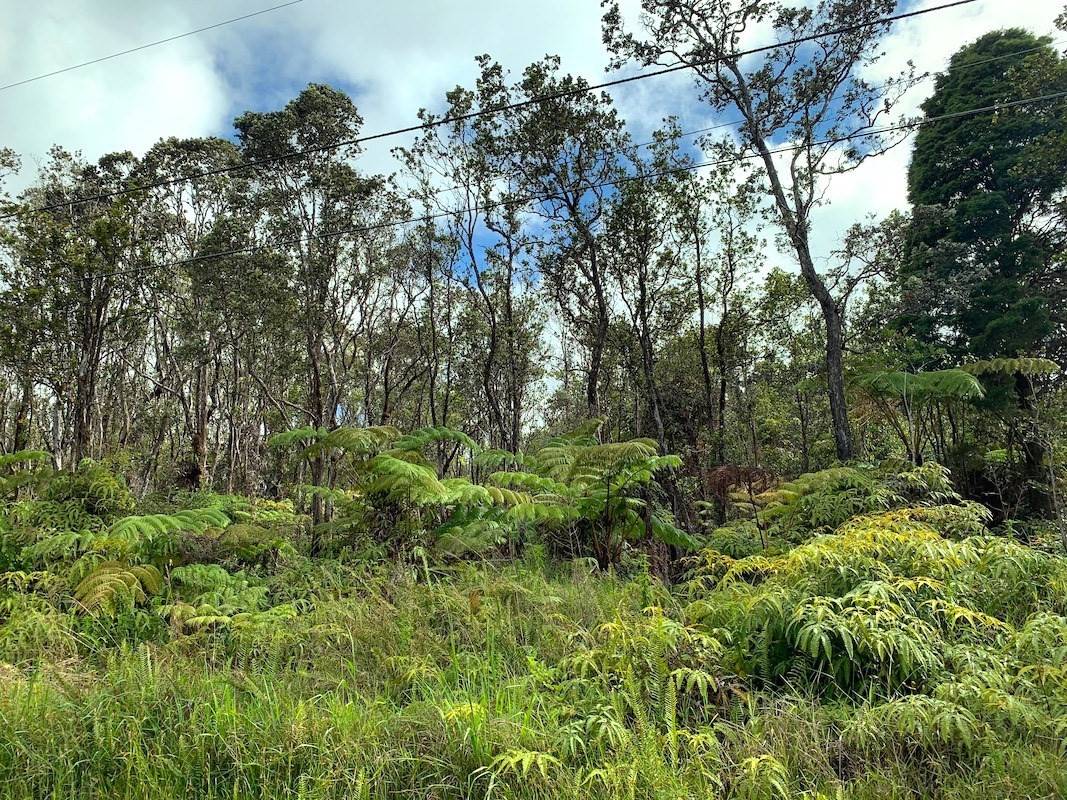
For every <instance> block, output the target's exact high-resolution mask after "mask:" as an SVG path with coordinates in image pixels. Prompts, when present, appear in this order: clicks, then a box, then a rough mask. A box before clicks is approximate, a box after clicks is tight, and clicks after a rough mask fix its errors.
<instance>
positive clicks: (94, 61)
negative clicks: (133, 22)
mask: <svg viewBox="0 0 1067 800" xmlns="http://www.w3.org/2000/svg"><path fill="white" fill-rule="evenodd" d="M302 2H304V0H289V2H288V3H282V4H281V5H277V6H271V7H270V8H264V9H262V10H260V11H253V12H252V13H251V14H244V15H242V16H240V17H234V18H233V19H224V20H223V21H222V22H215V23H213V24H211V25H205V26H204V27H203V28H197V29H196V30H193V31H186V32H185V33H179V34H176V35H174V36H168V37H167V38H166V39H159V40H157V41H155V42H148V44H142V45H138V46H137V47H131V48H130V49H129V50H120V51H119V52H117V53H112V54H111V55H109V56H100V58H94V59H91V60H89V61H83V62H81V63H80V64H72V65H71V66H69V67H63V68H62V69H56V70H52V71H51V72H45V73H43V74H41V75H34V76H33V77H32V78H23V79H22V80H20V81H15V82H14V83H8V84H4V85H3V86H0V92H2V91H5V90H6V89H14V88H15V87H16V86H23V85H25V84H27V83H33V82H34V81H39V80H43V79H44V78H51V77H52V76H53V75H62V74H63V73H64V72H70V71H72V70H75V69H81V68H82V67H88V66H90V65H92V64H99V63H100V62H101V61H110V60H111V59H113V58H118V57H119V56H126V55H129V54H130V53H137V52H139V51H141V50H147V49H148V48H149V47H156V46H157V45H161V44H167V43H168V42H173V41H176V40H178V39H184V38H185V37H186V36H194V35H195V34H198V33H203V32H204V31H210V30H214V29H215V28H221V27H222V26H223V25H231V24H233V23H234V22H241V21H242V20H246V19H251V18H252V17H258V16H259V15H260V14H267V13H269V12H271V11H277V10H278V9H279V8H285V7H287V6H295V5H296V4H297V3H302Z"/></svg>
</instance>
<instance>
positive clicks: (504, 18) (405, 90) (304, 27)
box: [0, 0, 1067, 256]
mask: <svg viewBox="0 0 1067 800" xmlns="http://www.w3.org/2000/svg"><path fill="white" fill-rule="evenodd" d="M281 1H282V0H226V1H225V2H220V1H219V0H153V2H150V3H144V2H136V1H135V0H35V2H32V3H31V2H28V1H27V0H0V20H2V22H0V85H4V84H7V83H11V82H14V81H18V80H21V79H23V78H27V77H31V76H33V75H37V74H40V73H44V72H49V71H52V70H55V69H59V68H62V67H65V66H68V65H71V64H76V63H79V62H82V61H86V60H89V59H92V58H97V57H100V56H103V55H107V54H109V53H113V52H116V51H119V50H125V49H128V48H131V47H136V46H138V45H141V44H144V43H146V42H151V41H154V40H158V39H161V38H164V37H167V36H172V35H175V34H178V33H183V32H185V31H189V30H192V29H194V28H199V27H202V26H205V25H210V24H213V23H215V22H219V21H221V20H224V19H228V18H231V17H236V16H240V15H243V14H247V13H250V12H253V11H258V10H260V9H263V8H267V7H269V6H271V5H274V4H277V3H279V2H281ZM636 2H637V0H631V8H632V7H633V5H634V4H635V3H636ZM942 2H944V0H918V2H916V1H915V0H905V2H902V3H901V6H900V8H901V9H902V10H905V9H906V10H911V9H913V8H923V7H928V6H933V5H939V4H941V3H942ZM1065 2H1067V0H979V2H976V3H973V4H971V5H969V6H964V7H960V8H956V9H950V10H947V11H939V12H935V13H932V14H928V15H925V16H922V17H918V18H916V19H913V20H908V21H903V22H900V23H897V24H896V25H894V27H893V30H892V33H891V34H890V35H889V36H888V37H887V38H886V39H885V41H884V45H885V52H886V56H885V59H884V65H883V66H882V67H881V68H880V69H882V70H884V71H886V72H891V71H892V70H893V69H895V68H899V67H902V66H903V65H904V64H905V63H906V62H907V61H908V59H911V60H913V61H914V62H915V64H916V67H917V68H918V69H919V70H920V71H923V70H937V69H940V68H942V67H944V66H945V64H946V63H947V59H948V58H949V56H951V54H952V53H953V52H955V51H956V50H957V49H958V48H959V47H961V46H962V45H964V44H967V43H968V42H971V41H973V40H974V39H976V38H977V37H978V36H980V35H981V34H983V33H985V32H987V31H989V30H993V29H996V28H1000V27H1008V26H1021V27H1026V28H1029V29H1030V30H1032V31H1034V32H1035V33H1042V34H1044V33H1048V34H1051V35H1053V36H1054V38H1057V39H1060V38H1067V33H1063V32H1057V31H1055V28H1054V26H1053V20H1054V19H1055V17H1056V16H1057V14H1059V13H1060V12H1061V11H1063V9H1064V3H1065ZM600 13H601V9H600V3H599V0H533V1H532V2H531V0H450V2H447V3H446V2H443V0H388V2H382V0H302V2H299V3H297V4H295V5H291V6H288V7H286V8H281V9H278V10H276V11H272V12H270V13H267V14H263V15H260V16H257V17H255V18H253V19H248V20H244V21H241V22H237V23H234V24H232V25H227V26H224V27H221V28H217V29H215V30H211V31H207V32H204V33H200V34H197V35H194V36H189V37H186V38H182V39H180V40H177V41H173V42H170V43H167V44H163V45H160V46H158V47H152V48H148V49H145V50H141V51H139V52H136V53H132V54H129V55H125V56H121V57H119V58H116V59H113V60H110V61H105V62H103V63H99V64H94V65H92V66H87V67H84V68H82V69H78V70H74V71H71V72H66V73H63V74H60V75H55V76H53V77H49V78H45V79H43V80H40V81H34V82H32V83H28V84H25V85H22V86H17V87H14V88H10V89H7V90H4V91H0V147H2V146H7V147H11V148H13V149H14V150H15V151H16V152H18V153H19V154H20V155H21V156H22V158H23V162H24V169H23V173H22V174H21V175H20V176H18V177H17V178H16V180H15V181H13V182H12V188H18V185H19V184H20V183H23V184H24V183H25V182H26V181H28V180H29V179H30V178H32V174H33V172H34V170H35V168H36V165H37V164H39V163H41V162H42V161H43V159H44V157H45V155H46V153H47V151H48V149H49V147H50V146H51V145H53V144H61V145H63V146H64V147H66V148H67V149H69V150H76V151H81V152H82V153H83V154H84V155H85V156H86V157H88V158H96V157H98V156H100V155H102V154H103V153H106V152H110V151H116V150H131V151H133V152H134V153H142V152H144V151H145V150H146V149H147V148H148V147H149V146H151V145H152V144H153V143H154V142H155V141H156V140H158V139H159V138H161V137H165V136H201V135H221V136H230V135H232V120H233V118H234V117H235V116H236V115H237V114H239V113H241V112H243V111H246V110H257V111H268V110H273V109H276V108H279V107H281V106H282V105H284V104H285V103H286V102H287V101H288V100H290V99H291V98H292V97H294V96H295V95H296V94H297V93H298V92H299V91H300V89H301V88H303V87H304V86H305V85H307V84H308V83H311V82H317V83H329V84H331V85H333V86H336V87H338V88H340V89H343V90H345V91H347V92H349V94H351V95H352V96H353V98H354V100H355V102H356V104H357V106H358V107H359V109H360V112H361V114H362V115H363V117H364V120H365V126H364V133H367V134H370V133H375V132H378V131H383V130H387V129H391V128H394V127H400V126H404V125H409V124H412V123H413V122H415V121H416V113H417V111H418V109H420V108H423V107H428V108H432V109H438V110H439V109H440V108H441V105H442V99H443V95H444V93H445V92H446V91H447V90H448V89H450V88H452V87H454V86H456V85H457V84H463V85H470V84H471V83H472V81H473V79H474V77H475V75H476V68H475V64H474V56H476V55H478V54H481V53H489V54H491V55H492V56H493V57H494V58H496V59H497V60H499V61H500V62H501V63H503V64H504V65H505V66H507V67H509V68H510V69H511V70H512V71H513V73H516V74H517V73H519V72H521V70H522V68H523V67H524V66H525V65H526V64H528V63H530V62H531V61H534V60H536V59H539V58H541V57H542V56H544V55H545V54H548V53H553V54H558V55H559V56H560V57H561V58H562V64H563V69H564V70H565V71H568V72H571V73H576V74H581V75H583V76H585V77H587V78H588V79H590V80H591V81H598V80H604V77H605V71H604V68H605V65H606V63H607V60H608V57H607V54H606V52H605V51H604V48H603V45H602V43H601V36H600ZM631 13H632V12H631ZM761 43H762V42H761ZM931 85H932V82H927V83H925V84H922V85H920V87H918V89H917V90H916V91H915V92H914V93H913V94H912V95H911V97H910V99H909V100H908V103H909V105H910V107H911V108H917V106H918V104H919V103H920V102H921V101H922V99H923V96H924V95H925V93H926V92H928V91H929V89H930V86H931ZM614 96H615V98H616V101H617V104H618V106H619V107H620V110H621V112H622V114H623V116H624V117H625V118H626V119H627V120H628V121H629V124H630V125H631V126H632V129H633V131H634V135H635V138H637V139H638V140H639V141H640V140H644V137H646V136H647V134H648V132H649V130H651V129H652V128H653V127H654V126H655V125H656V124H657V123H658V121H659V120H661V119H662V118H663V117H665V116H668V115H678V116H679V118H680V120H681V125H682V128H683V129H685V130H688V129H693V128H699V127H705V126H708V125H711V124H715V123H716V122H719V121H721V120H720V119H718V118H716V117H714V116H713V115H712V114H711V113H710V110H709V109H706V108H703V107H701V106H700V104H699V102H698V101H697V98H696V92H695V90H694V88H693V85H692V83H691V82H690V80H689V79H688V78H686V77H684V76H681V75H676V76H670V77H665V78H653V79H650V80H646V81H639V82H636V83H633V84H630V85H629V86H627V87H623V88H620V89H619V90H617V91H615V92H614ZM403 143H404V140H402V139H392V140H385V141H380V142H378V143H374V144H371V145H369V146H368V151H367V153H366V154H365V156H364V159H365V165H366V168H367V169H369V170H373V171H382V172H391V171H393V170H394V169H395V165H394V163H393V162H392V161H391V158H390V156H389V149H390V148H391V147H393V146H396V145H399V144H403ZM909 152H910V151H909V148H908V147H901V148H898V149H896V150H894V151H891V152H890V153H888V154H886V155H884V156H881V157H879V158H876V159H872V160H870V161H869V162H867V164H865V165H864V166H863V167H862V168H861V169H859V170H857V171H855V172H853V173H850V174H847V175H843V176H837V177H835V178H834V179H833V181H832V182H831V184H830V186H829V187H828V193H827V199H828V200H829V201H830V202H829V203H828V205H827V206H826V207H825V208H823V209H821V210H820V211H819V213H818V216H817V218H816V220H815V222H816V225H815V229H816V230H817V231H818V236H817V242H816V250H817V251H818V252H820V253H822V254H823V255H824V256H825V255H826V254H828V253H829V252H830V250H832V248H833V246H834V244H835V242H836V241H838V240H839V238H840V234H841V232H842V231H843V230H844V229H845V228H846V227H847V226H848V224H849V223H851V222H852V221H855V220H857V219H859V218H860V217H862V216H865V215H868V214H873V215H876V216H882V215H884V214H886V213H888V212H889V211H892V210H893V209H895V208H903V207H905V206H906V199H905V178H906V168H907V162H908V158H909Z"/></svg>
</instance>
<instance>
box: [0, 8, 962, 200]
mask: <svg viewBox="0 0 1067 800" xmlns="http://www.w3.org/2000/svg"><path fill="white" fill-rule="evenodd" d="M975 2H977V0H954V2H950V3H944V4H942V5H938V6H931V7H929V8H922V9H917V10H915V11H906V12H902V13H900V14H893V15H891V16H887V17H881V18H879V19H877V20H873V21H871V22H862V23H856V24H854V25H846V26H842V27H839V28H835V29H832V30H827V31H822V32H819V33H812V34H809V35H807V36H801V37H798V38H795V39H790V40H788V41H784V42H776V43H774V44H768V45H763V46H761V47H753V48H750V49H748V50H738V51H735V52H733V53H731V54H730V55H728V56H723V57H720V58H715V59H708V60H706V61H693V62H684V63H680V64H675V65H672V66H670V67H664V68H662V69H657V70H653V71H651V72H641V73H638V74H636V75H629V76H626V77H623V78H615V79H613V80H609V81H604V82H603V83H596V84H586V85H582V86H577V87H574V88H572V89H564V90H560V91H556V92H548V93H546V94H543V95H538V96H536V97H531V98H528V99H526V100H520V101H517V102H514V103H507V104H504V105H500V106H493V107H492V108H480V109H475V110H474V111H470V112H468V113H466V114H457V115H454V116H445V117H441V118H439V119H434V120H431V121H429V122H423V123H420V124H418V125H409V126H407V127H404V128H394V129H393V130H388V131H382V132H381V133H374V134H369V135H367V136H357V137H354V138H351V139H343V140H340V141H336V142H331V143H330V144H325V145H321V146H318V147H308V148H304V149H298V150H292V151H290V152H288V153H283V154H281V155H277V156H269V157H266V158H260V159H252V160H249V161H244V162H242V163H240V164H235V165H233V166H227V167H218V168H216V169H209V170H201V171H199V172H192V173H187V174H185V175H180V176H178V177H175V178H168V179H167V180H163V181H157V182H155V183H148V184H138V185H136V186H128V187H126V188H124V189H118V190H115V191H113V192H101V193H99V194H95V195H89V196H87V197H81V198H75V199H71V200H66V201H63V202H61V203H51V204H48V205H42V206H36V207H34V208H30V209H21V210H19V211H15V212H13V213H10V214H5V215H3V216H0V220H4V219H9V218H11V217H15V216H20V215H23V214H38V213H41V212H45V211H53V210H55V209H57V208H70V207H73V206H77V205H82V204H84V203H91V202H94V201H96V200H106V199H109V198H112V197H124V196H126V195H130V194H136V193H137V192H142V191H146V190H148V189H156V188H161V187H164V186H173V185H174V184H177V183H184V182H186V181H191V180H196V179H198V178H207V177H212V176H215V175H223V174H226V173H230V172H237V171H239V170H245V169H251V168H253V167H260V166H265V165H267V164H277V163H281V162H283V161H288V160H291V159H295V158H302V157H304V156H308V155H313V154H315V153H322V152H328V151H331V150H337V149H339V148H342V147H352V146H355V145H360V144H366V143H367V142H373V141H377V140H379V139H385V138H388V137H392V136H400V135H403V134H406V133H416V132H418V131H425V130H430V129H432V128H437V127H440V126H442V125H451V124H454V123H456V122H464V121H466V120H470V119H475V118H477V117H481V116H486V115H489V114H499V113H502V112H504V111H509V110H515V109H519V108H526V107H528V106H532V105H537V104H540V103H545V102H548V101H551V100H560V99H564V98H567V97H575V96H577V95H583V94H588V93H589V92H594V91H598V90H600V89H608V88H612V87H615V86H622V85H624V84H628V83H634V82H636V81H641V80H646V79H648V78H656V77H660V76H662V75H669V74H672V73H675V72H681V71H684V70H689V69H693V68H694V67H701V66H707V65H709V64H714V63H722V62H724V61H736V60H737V59H741V58H745V57H747V56H751V55H757V54H759V53H765V52H769V51H771V50H777V49H780V48H782V47H793V46H796V45H801V44H805V43H807V42H813V41H817V40H819V39H824V38H827V37H831V36H841V35H843V34H846V33H852V32H855V31H858V30H863V29H865V28H876V27H878V26H880V25H888V24H890V23H893V22H898V21H900V20H904V19H909V18H912V17H918V16H922V15H924V14H930V13H933V12H935V11H944V10H947V9H950V8H956V7H957V6H965V5H970V4H971V3H975Z"/></svg>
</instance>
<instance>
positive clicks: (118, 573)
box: [74, 561, 163, 613]
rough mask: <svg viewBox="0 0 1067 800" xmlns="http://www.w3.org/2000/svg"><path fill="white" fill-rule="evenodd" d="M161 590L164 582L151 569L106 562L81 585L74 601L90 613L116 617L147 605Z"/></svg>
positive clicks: (154, 569)
mask: <svg viewBox="0 0 1067 800" xmlns="http://www.w3.org/2000/svg"><path fill="white" fill-rule="evenodd" d="M162 588H163V578H162V576H161V575H160V573H159V570H158V569H156V568H155V567H153V566H151V565H148V564H137V565H129V564H124V563H122V562H120V561H105V562H103V563H101V564H98V565H97V566H96V567H95V568H94V569H93V570H92V571H91V572H90V573H89V574H88V575H86V576H85V578H83V579H82V580H81V582H79V583H78V585H77V587H76V588H75V590H74V599H75V601H76V602H77V603H78V604H79V606H80V607H81V608H83V609H85V610H86V611H88V612H89V613H100V612H104V613H114V612H116V611H118V610H119V609H121V608H124V607H130V606H133V605H138V604H141V603H144V602H145V601H146V600H147V599H148V597H149V596H150V595H153V594H158V593H159V592H160V591H161V590H162Z"/></svg>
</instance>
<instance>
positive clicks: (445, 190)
mask: <svg viewBox="0 0 1067 800" xmlns="http://www.w3.org/2000/svg"><path fill="white" fill-rule="evenodd" d="M1049 38H1051V37H1049ZM1063 42H1067V39H1060V40H1057V41H1052V42H1049V45H1058V44H1062V43H1063ZM1045 47H1046V45H1038V46H1037V47H1027V48H1025V49H1023V50H1015V51H1013V52H1011V53H1002V54H1001V55H999V56H991V57H989V58H983V59H980V60H978V61H969V62H967V63H965V64H959V65H957V66H956V67H955V68H954V69H955V70H962V69H970V68H971V67H979V66H982V65H984V64H991V63H994V62H996V61H1004V60H1006V59H1009V58H1017V57H1019V56H1024V55H1027V54H1028V53H1035V52H1037V51H1039V50H1044V49H1045ZM947 72H948V68H946V69H943V70H938V71H932V72H926V73H924V74H922V75H920V76H919V77H917V78H916V79H915V83H916V84H918V83H920V82H922V81H927V80H930V79H931V78H936V77H938V76H940V75H945V74H947ZM835 97H837V95H835ZM744 124H745V120H743V119H734V120H730V121H728V122H720V123H717V124H715V125H710V126H708V127H706V128H696V129H694V130H689V131H679V132H678V133H676V134H675V135H674V137H673V138H674V139H675V140H678V139H684V138H688V137H690V136H699V135H700V134H702V133H710V132H711V131H717V130H721V129H723V128H736V127H739V126H741V125H744ZM655 144H658V140H655V139H653V140H651V141H646V142H639V143H637V144H635V145H633V147H634V148H635V149H641V148H643V147H651V146H652V145H655ZM465 188H466V187H464V186H444V187H441V188H440V189H434V190H433V191H430V192H423V193H421V194H418V195H409V196H407V197H404V198H403V199H404V200H405V201H410V200H422V199H425V198H427V197H437V196H438V195H442V194H447V193H448V192H456V191H460V190H462V189H465Z"/></svg>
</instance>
